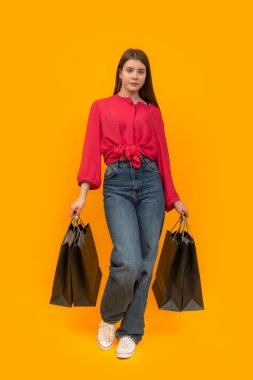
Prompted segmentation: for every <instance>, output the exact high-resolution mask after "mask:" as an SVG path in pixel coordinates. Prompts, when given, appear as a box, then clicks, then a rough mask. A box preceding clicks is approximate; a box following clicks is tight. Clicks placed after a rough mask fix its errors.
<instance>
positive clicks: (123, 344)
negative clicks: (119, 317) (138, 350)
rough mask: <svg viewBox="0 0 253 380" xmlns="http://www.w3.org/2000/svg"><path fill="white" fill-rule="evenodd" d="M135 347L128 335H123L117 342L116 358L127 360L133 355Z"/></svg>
mask: <svg viewBox="0 0 253 380" xmlns="http://www.w3.org/2000/svg"><path fill="white" fill-rule="evenodd" d="M135 347H136V343H135V341H134V340H133V339H132V338H131V337H130V336H129V335H124V336H123V337H122V338H120V340H119V343H118V346H117V348H116V355H117V357H118V358H129V357H130V356H132V355H133V354H134V353H135Z"/></svg>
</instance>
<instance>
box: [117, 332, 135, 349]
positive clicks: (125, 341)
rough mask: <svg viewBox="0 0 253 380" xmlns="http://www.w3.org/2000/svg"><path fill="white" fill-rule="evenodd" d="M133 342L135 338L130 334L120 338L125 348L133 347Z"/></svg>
mask: <svg viewBox="0 0 253 380" xmlns="http://www.w3.org/2000/svg"><path fill="white" fill-rule="evenodd" d="M133 342H134V340H133V339H132V338H131V337H130V336H129V335H125V336H123V337H122V338H121V339H120V345H121V346H122V347H125V348H130V347H132V345H133Z"/></svg>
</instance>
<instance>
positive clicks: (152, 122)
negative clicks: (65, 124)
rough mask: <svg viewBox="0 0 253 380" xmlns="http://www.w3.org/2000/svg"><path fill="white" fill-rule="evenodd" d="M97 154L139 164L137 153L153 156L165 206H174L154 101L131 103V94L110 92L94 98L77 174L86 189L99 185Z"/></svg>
mask: <svg viewBox="0 0 253 380" xmlns="http://www.w3.org/2000/svg"><path fill="white" fill-rule="evenodd" d="M101 154H103V156H104V163H105V164H107V165H108V164H110V163H112V162H115V161H117V160H118V159H119V158H120V157H121V156H122V155H124V156H125V157H126V159H127V160H129V161H132V165H133V167H134V168H139V167H140V166H141V160H140V157H139V156H140V154H142V155H144V156H146V157H149V158H150V159H151V160H155V161H156V163H157V167H158V169H159V172H160V176H161V180H162V184H163V189H164V195H165V209H166V211H167V212H168V211H170V210H172V209H173V208H174V204H173V203H174V202H175V201H177V200H179V196H178V193H177V192H176V190H175V187H174V184H173V180H172V176H171V168H170V158H169V152H168V147H167V142H166V137H165V132H164V123H163V119H162V114H161V111H160V109H159V108H158V107H156V106H155V105H154V104H144V103H143V102H141V101H138V103H136V104H135V103H134V102H133V101H132V99H131V97H123V96H120V95H118V94H114V95H112V96H109V97H107V98H102V99H97V100H95V101H94V102H93V103H92V105H91V108H90V113H89V117H88V123H87V129H86V134H85V140H84V145H83V151H82V158H81V163H80V167H79V172H78V175H77V182H78V185H79V186H81V183H82V182H83V181H89V182H90V190H95V189H98V188H99V187H100V186H101Z"/></svg>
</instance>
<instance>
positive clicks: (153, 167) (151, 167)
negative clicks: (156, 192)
mask: <svg viewBox="0 0 253 380" xmlns="http://www.w3.org/2000/svg"><path fill="white" fill-rule="evenodd" d="M143 168H144V169H145V170H146V171H149V172H154V173H160V172H159V169H158V166H157V163H156V162H155V161H154V160H149V161H146V162H144V163H143Z"/></svg>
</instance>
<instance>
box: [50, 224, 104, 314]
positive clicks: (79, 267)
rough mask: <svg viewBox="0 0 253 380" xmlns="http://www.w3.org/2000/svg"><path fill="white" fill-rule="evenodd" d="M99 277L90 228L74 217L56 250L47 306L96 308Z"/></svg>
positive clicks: (96, 256) (100, 276) (99, 270)
mask: <svg viewBox="0 0 253 380" xmlns="http://www.w3.org/2000/svg"><path fill="white" fill-rule="evenodd" d="M79 219H80V217H79ZM74 221H75V225H74ZM80 221H81V219H80ZM81 222H82V221H81ZM101 278H102V272H101V269H100V267H99V261H98V255H97V251H96V246H95V242H94V239H93V235H92V231H91V228H90V225H89V223H88V224H87V225H86V226H85V225H84V223H83V222H82V224H79V223H78V221H77V220H76V219H75V217H74V218H72V220H71V222H70V225H69V227H68V230H67V233H66V235H65V237H64V239H63V242H62V244H61V247H60V253H59V257H58V262H57V265H56V271H55V277H54V282H53V289H52V295H51V299H50V301H49V303H50V304H54V305H58V306H67V307H72V304H73V306H96V301H97V296H98V292H99V287H100V283H101Z"/></svg>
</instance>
